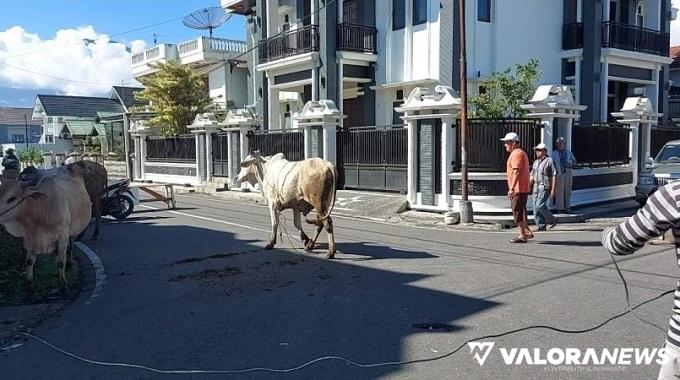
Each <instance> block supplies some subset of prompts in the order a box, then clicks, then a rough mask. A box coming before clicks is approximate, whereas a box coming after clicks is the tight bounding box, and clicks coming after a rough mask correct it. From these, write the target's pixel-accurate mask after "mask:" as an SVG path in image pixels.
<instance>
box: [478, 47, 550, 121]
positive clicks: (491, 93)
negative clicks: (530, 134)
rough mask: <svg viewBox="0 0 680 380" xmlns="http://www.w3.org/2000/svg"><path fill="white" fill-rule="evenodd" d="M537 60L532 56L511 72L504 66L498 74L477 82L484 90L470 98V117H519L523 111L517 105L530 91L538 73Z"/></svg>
mask: <svg viewBox="0 0 680 380" xmlns="http://www.w3.org/2000/svg"><path fill="white" fill-rule="evenodd" d="M538 63H539V62H538V60H536V59H532V60H530V61H529V62H528V63H526V64H516V65H515V66H514V69H515V70H514V73H513V72H512V69H513V68H512V67H508V68H507V69H506V70H505V71H503V72H500V73H493V74H491V76H490V77H488V78H486V79H483V80H481V81H480V83H479V84H480V86H482V87H483V88H484V89H485V91H484V93H481V94H479V95H477V96H475V97H473V98H472V99H470V103H471V104H472V105H474V107H475V110H474V112H473V116H474V117H481V118H503V117H521V116H524V114H525V112H524V110H523V109H522V108H521V107H520V105H522V104H525V103H526V102H527V101H528V100H529V99H531V96H532V95H533V93H534V89H535V86H536V81H538V79H539V78H540V76H541V71H540V69H539V67H538Z"/></svg>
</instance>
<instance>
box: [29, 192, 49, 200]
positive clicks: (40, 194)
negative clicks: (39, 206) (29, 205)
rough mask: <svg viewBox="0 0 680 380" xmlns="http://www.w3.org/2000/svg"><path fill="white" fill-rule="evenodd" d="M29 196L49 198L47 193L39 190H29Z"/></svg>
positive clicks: (37, 198)
mask: <svg viewBox="0 0 680 380" xmlns="http://www.w3.org/2000/svg"><path fill="white" fill-rule="evenodd" d="M26 197H27V198H32V199H35V200H41V199H47V194H45V193H41V192H39V191H29V193H28V195H27V196H26Z"/></svg>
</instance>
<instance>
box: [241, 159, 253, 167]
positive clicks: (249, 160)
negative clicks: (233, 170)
mask: <svg viewBox="0 0 680 380" xmlns="http://www.w3.org/2000/svg"><path fill="white" fill-rule="evenodd" d="M256 161H257V157H250V158H248V159H247V160H244V161H243V162H241V167H242V168H247V167H249V166H250V165H252V164H254V163H255V162H256Z"/></svg>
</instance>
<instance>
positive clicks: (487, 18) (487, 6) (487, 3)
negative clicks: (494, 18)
mask: <svg viewBox="0 0 680 380" xmlns="http://www.w3.org/2000/svg"><path fill="white" fill-rule="evenodd" d="M477 20H478V21H484V22H491V0H477Z"/></svg>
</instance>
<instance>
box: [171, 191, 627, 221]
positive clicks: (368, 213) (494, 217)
mask: <svg viewBox="0 0 680 380" xmlns="http://www.w3.org/2000/svg"><path fill="white" fill-rule="evenodd" d="M175 192H176V193H177V194H187V193H197V194H207V195H210V196H214V197H217V198H220V199H226V200H232V201H238V202H243V203H251V204H265V201H264V199H263V198H262V195H261V194H260V193H259V192H243V191H240V190H222V191H218V190H215V189H207V188H205V189H204V188H200V187H199V188H195V187H176V188H175ZM638 207H639V206H638V204H637V203H636V202H635V201H633V200H622V201H617V202H608V203H605V204H599V205H593V206H586V207H575V208H573V209H572V210H573V212H571V213H569V214H556V216H557V218H558V220H559V222H560V224H571V223H583V222H586V221H588V220H590V219H593V218H601V217H614V218H618V217H626V216H630V215H632V214H633V213H634V212H635V211H636V210H637V209H638ZM333 213H334V214H336V215H341V216H347V217H356V218H361V219H366V220H372V221H380V222H390V223H401V222H405V223H407V224H411V225H420V226H434V225H441V226H443V225H444V216H443V214H441V213H431V212H418V211H409V210H408V203H407V202H406V197H405V196H404V195H401V194H395V193H380V192H369V191H355V190H338V192H337V198H336V201H335V208H334V209H333ZM529 220H530V223H533V216H532V215H529ZM475 223H476V225H479V224H484V225H488V226H487V227H489V228H493V229H503V228H511V227H514V226H515V224H514V222H513V220H512V215H510V214H509V213H508V214H505V213H503V214H486V215H484V214H482V215H475ZM482 227H483V226H482Z"/></svg>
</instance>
